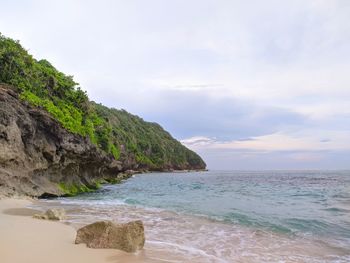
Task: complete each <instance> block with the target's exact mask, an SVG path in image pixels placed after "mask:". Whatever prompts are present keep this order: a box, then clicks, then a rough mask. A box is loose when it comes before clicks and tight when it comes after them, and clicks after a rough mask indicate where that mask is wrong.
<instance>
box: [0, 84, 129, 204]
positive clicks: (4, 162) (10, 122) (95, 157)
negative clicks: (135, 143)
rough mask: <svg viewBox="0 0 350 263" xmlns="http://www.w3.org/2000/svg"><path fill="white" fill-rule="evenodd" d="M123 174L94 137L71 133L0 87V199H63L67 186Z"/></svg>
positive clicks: (118, 163)
mask: <svg viewBox="0 0 350 263" xmlns="http://www.w3.org/2000/svg"><path fill="white" fill-rule="evenodd" d="M121 170H122V164H121V163H120V162H119V161H116V160H114V158H113V157H112V156H110V155H108V154H107V153H105V152H103V151H102V150H99V149H98V148H97V147H96V145H94V144H92V143H91V141H90V140H89V139H88V138H84V137H82V136H80V135H78V134H73V133H70V132H68V131H67V130H66V129H64V128H63V127H62V125H61V124H60V123H59V122H57V121H56V120H55V119H53V118H52V117H51V116H50V114H48V113H47V112H46V111H45V110H44V109H42V108H40V107H33V106H31V105H29V104H28V103H26V102H25V101H22V100H21V99H20V98H19V95H18V93H17V92H15V91H14V90H13V88H12V87H10V86H6V85H3V84H1V83H0V195H4V196H14V195H16V196H34V197H38V196H42V197H50V196H61V195H65V194H67V193H66V192H65V191H63V189H62V187H59V185H60V184H61V183H63V184H64V185H65V186H67V187H69V186H73V187H74V186H76V187H77V188H78V189H79V188H82V189H83V188H84V187H88V188H93V187H94V186H95V185H96V182H98V181H99V180H102V179H104V178H109V177H111V178H112V177H115V176H116V175H117V174H118V173H119V172H120V171H121Z"/></svg>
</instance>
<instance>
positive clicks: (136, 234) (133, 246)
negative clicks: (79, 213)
mask: <svg viewBox="0 0 350 263" xmlns="http://www.w3.org/2000/svg"><path fill="white" fill-rule="evenodd" d="M80 243H85V244H86V245H87V247H90V248H114V249H119V250H123V251H126V252H136V251H137V250H140V249H142V248H143V246H144V244H145V232H144V227H143V223H142V221H140V220H137V221H132V222H129V223H126V224H117V223H114V222H111V221H99V222H95V223H93V224H90V225H87V226H84V227H82V228H80V229H79V230H78V232H77V237H76V239H75V244H80Z"/></svg>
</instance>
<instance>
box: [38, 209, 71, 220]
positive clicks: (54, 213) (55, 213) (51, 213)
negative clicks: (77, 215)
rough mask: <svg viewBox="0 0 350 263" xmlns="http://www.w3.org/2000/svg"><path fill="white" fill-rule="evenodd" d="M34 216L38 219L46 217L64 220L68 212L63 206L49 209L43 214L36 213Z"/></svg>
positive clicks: (47, 218)
mask: <svg viewBox="0 0 350 263" xmlns="http://www.w3.org/2000/svg"><path fill="white" fill-rule="evenodd" d="M33 217H34V218H38V219H46V220H63V219H65V218H66V212H65V211H64V209H62V208H58V209H55V208H53V209H48V210H47V211H46V212H45V213H43V214H35V215H34V216H33Z"/></svg>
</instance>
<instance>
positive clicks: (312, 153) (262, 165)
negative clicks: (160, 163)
mask: <svg viewBox="0 0 350 263" xmlns="http://www.w3.org/2000/svg"><path fill="white" fill-rule="evenodd" d="M0 32H2V33H3V34H4V35H6V36H8V37H12V38H15V39H19V40H20V42H21V43H22V45H23V46H24V47H25V48H26V49H28V50H29V52H30V53H32V54H33V55H34V56H35V57H36V58H38V59H41V58H46V59H47V60H49V61H50V62H52V64H53V65H55V66H56V67H57V68H58V69H59V70H61V71H63V72H65V73H68V74H70V75H74V78H75V80H76V81H77V82H79V83H80V85H81V87H82V88H83V89H84V90H87V92H88V94H89V97H90V98H91V99H92V100H95V101H97V102H101V103H103V104H105V105H107V106H110V107H115V108H124V109H126V110H128V111H129V112H131V113H134V114H137V115H139V116H141V117H142V118H144V119H145V120H147V121H154V122H158V123H160V124H161V125H162V126H163V127H164V128H165V129H166V130H168V131H170V133H171V134H172V135H173V136H174V137H176V138H177V139H179V140H181V141H182V142H183V143H184V144H185V145H187V146H188V147H189V148H191V149H193V150H195V151H197V152H198V153H199V154H201V156H202V157H203V158H204V159H205V161H206V162H207V164H208V167H209V168H210V169H349V168H350V1H347V0H343V1H337V0H325V1H322V0H317V1H316V0H315V1H313V0H307V1H305V0H301V1H298V0H291V1H287V0H285V1H280V0H276V1H272V0H271V1H268V0H264V1H259V0H256V1H249V0H246V1H243V0H241V1H234V0H228V1H220V0H213V1H207V0H198V1H196V0H184V1H180V0H172V1H170V0H159V1H153V0H147V1H146V0H139V1H133V0H124V1H105V0H99V1H87V0H81V1H74V0H60V1H48V0H40V1H15V0H0Z"/></svg>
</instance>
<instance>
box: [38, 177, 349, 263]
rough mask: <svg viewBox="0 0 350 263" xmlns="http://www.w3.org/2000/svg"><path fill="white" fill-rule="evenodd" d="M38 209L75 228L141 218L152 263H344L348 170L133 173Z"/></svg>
mask: <svg viewBox="0 0 350 263" xmlns="http://www.w3.org/2000/svg"><path fill="white" fill-rule="evenodd" d="M39 205H41V206H44V207H45V206H60V207H62V206H63V207H64V208H66V209H67V210H68V213H69V215H70V219H69V222H70V223H73V224H75V225H76V226H79V225H82V224H86V223H90V222H93V221H96V220H98V219H112V220H115V221H119V222H126V221H129V220H135V219H141V220H143V221H144V223H145V227H146V240H147V243H146V246H145V251H147V253H148V255H149V256H150V257H151V258H154V259H155V260H159V261H160V262H350V171H297V172H296V171H278V172H276V171H263V172H258V171H252V172H247V171H244V172H240V171H209V172H195V173H152V174H141V175H136V176H134V177H132V178H130V179H128V180H127V181H125V182H123V183H122V184H118V185H108V186H104V187H103V188H102V189H101V190H99V191H97V192H95V193H89V194H83V195H79V196H77V197H73V198H60V199H55V200H47V201H43V202H41V203H40V204H39ZM164 251H166V253H165V254H164ZM164 255H166V256H164Z"/></svg>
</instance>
